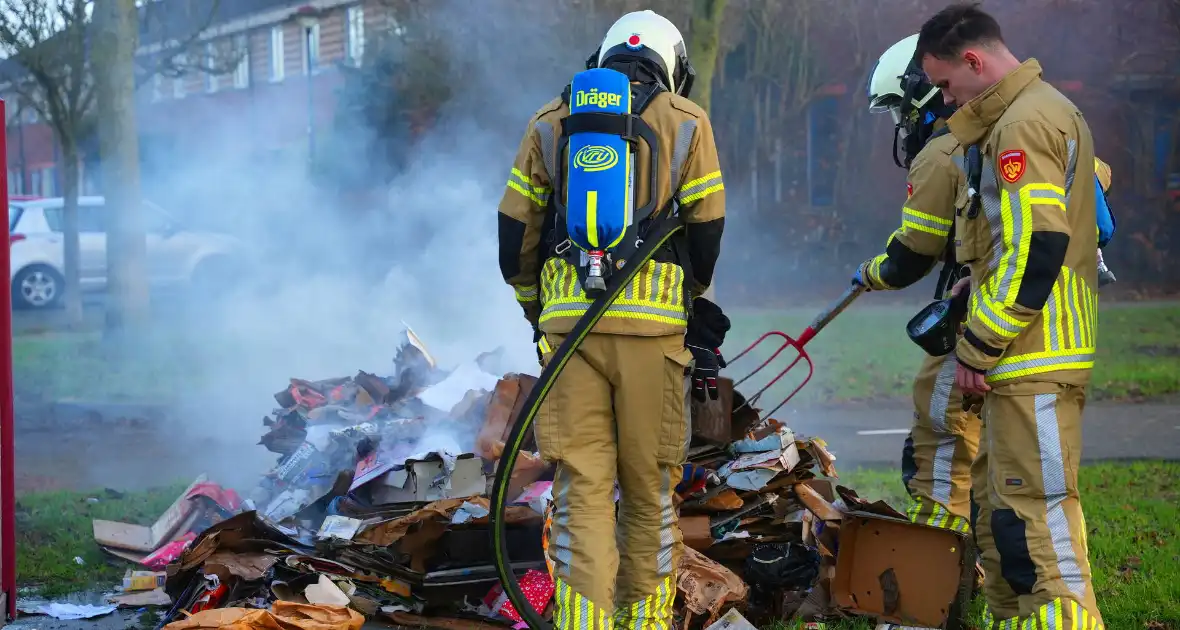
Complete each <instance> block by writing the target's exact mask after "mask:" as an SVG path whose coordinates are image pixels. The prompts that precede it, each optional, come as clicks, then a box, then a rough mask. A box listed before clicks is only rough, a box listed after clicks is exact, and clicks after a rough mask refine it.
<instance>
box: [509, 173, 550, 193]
mask: <svg viewBox="0 0 1180 630" xmlns="http://www.w3.org/2000/svg"><path fill="white" fill-rule="evenodd" d="M512 175H513V176H515V177H516V178H517V180H518V181H519V183H520V184H522V185H524V186H525V187H527V188H530V189H532V190H533V192H536V193H540V194H546V193H548V192H549V187H548V186H537V185H536V184H533V182H532V181H530V180H529V177H528V175H525V174H524V173H523V172H521V170H520V169H518V168H516V167H515V166H514V167H512ZM509 181H511V180H509Z"/></svg>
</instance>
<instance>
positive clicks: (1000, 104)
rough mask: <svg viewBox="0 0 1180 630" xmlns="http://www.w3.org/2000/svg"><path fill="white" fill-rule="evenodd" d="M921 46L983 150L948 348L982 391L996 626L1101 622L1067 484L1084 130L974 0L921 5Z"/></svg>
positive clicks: (1080, 375) (1082, 300)
mask: <svg viewBox="0 0 1180 630" xmlns="http://www.w3.org/2000/svg"><path fill="white" fill-rule="evenodd" d="M916 58H917V59H918V60H919V61H920V62H921V65H922V68H923V70H924V71H925V72H926V74H927V76H928V77H929V79H930V81H931V82H932V83H933V84H934V85H935V86H937V87H938V88H940V89H941V91H942V93H943V95H944V98H945V99H946V101H947V102H948V103H949V104H952V105H957V106H958V110H957V111H956V112H955V114H954V115H953V116H952V117H951V118H950V120H949V121H948V124H949V126H950V129H951V133H953V134H954V135H955V138H956V139H958V140H959V142H961V143H962V144H963V145H964V146H968V147H969V146H972V145H975V146H978V147H980V149H981V151H982V156H983V160H982V166H983V173H982V177H981V187H980V189H979V194H978V196H973V198H972V199H971V200H970V203H969V204H968V205H967V208H965V209H963V210H959V211H958V213H957V214H956V217H955V245H956V259H957V260H959V261H961V262H964V263H966V264H968V265H970V267H971V288H970V291H971V298H970V303H969V306H968V312H967V321H966V327H965V331H964V334H963V337H962V339H960V340H959V342H958V344H957V346H956V349H955V354H956V356H957V358H958V363H959V365H958V366H957V368H956V382H957V384H958V385H959V387H960V388H961V389H962V391H963V393H964V395H971V396H984V397H985V398H984V403H983V423H984V428H983V439H982V440H981V445H980V459H981V460H982V461H985V462H986V471H984V473H983V474H981V475H980V476H979V477H980V479H979V481H980V482H981V483H980V484H979V485H977V486H976V487H975V488H974V492H975V499H976V501H977V502H978V503H979V514H978V520H979V522H980V523H986V524H987V525H988V526H990V531H988V532H987V535H984V531H983V528H982V526H981V527H980V528H979V531H977V541H978V544H979V545H980V550H981V555H982V559H983V563H984V569H985V570H986V580H985V585H984V594H985V596H986V598H987V601H988V607H989V609H990V611H991V613H992V615H993V617H994V618H993V620H992V622H991V627H992V628H1015V627H1020V628H1022V629H1033V630H1048V629H1054V630H1063V629H1065V630H1075V629H1084V630H1089V629H1095V628H1102V627H1103V624H1102V619H1101V616H1100V614H1099V611H1098V605H1097V602H1096V600H1095V596H1094V588H1093V584H1092V582H1091V577H1090V576H1091V572H1090V563H1089V559H1088V551H1087V544H1086V523H1085V519H1084V518H1083V516H1082V507H1081V503H1080V501H1079V496H1078V486H1077V476H1078V467H1079V465H1080V458H1081V446H1082V441H1081V417H1082V408H1083V406H1084V403H1085V396H1086V386H1087V385H1088V384H1089V381H1090V372H1091V369H1092V368H1093V365H1094V349H1095V340H1096V337H1097V324H1098V318H1097V307H1098V303H1097V295H1098V294H1097V287H1098V284H1097V283H1098V278H1097V274H1098V265H1097V256H1096V252H1097V249H1098V248H1097V230H1096V229H1095V224H1096V198H1095V194H1096V186H1095V184H1094V181H1095V175H1094V147H1093V140H1092V138H1091V134H1090V129H1089V127H1088V125H1087V124H1086V121H1085V119H1084V118H1083V117H1082V114H1081V112H1079V111H1078V109H1077V107H1075V106H1074V105H1073V103H1071V102H1070V101H1069V100H1068V99H1067V98H1066V97H1065V96H1063V95H1062V94H1061V93H1060V92H1058V91H1057V90H1056V89H1054V88H1053V87H1052V86H1050V85H1049V84H1048V83H1046V82H1045V81H1044V80H1042V78H1041V67H1040V65H1039V64H1038V63H1037V61H1036V60H1034V59H1029V60H1027V61H1025V62H1023V63H1022V62H1020V61H1019V60H1017V59H1016V58H1015V57H1014V56H1013V55H1012V53H1011V52H1010V51H1009V50H1008V48H1007V47H1006V46H1005V44H1004V41H1003V37H1002V34H1001V32H1000V28H999V25H998V24H997V23H996V21H995V19H994V18H992V17H991V16H989V15H988V14H986V13H984V12H983V11H982V10H981V9H979V8H978V6H976V5H953V6H950V7H948V8H946V9H944V10H942V11H940V12H939V13H937V14H936V15H935V16H933V17H932V18H930V19H929V20H928V21H927V22H926V23H925V24H924V25H923V26H922V29H921V32H920V33H919V38H918V50H917V53H916ZM1012 595H1015V597H1014V598H1012V597H1011V596H1012ZM1016 624H1020V625H1019V626H1017V625H1016Z"/></svg>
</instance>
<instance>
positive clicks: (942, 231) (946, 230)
mask: <svg viewBox="0 0 1180 630" xmlns="http://www.w3.org/2000/svg"><path fill="white" fill-rule="evenodd" d="M951 225H953V223H952V222H951V220H950V219H944V218H942V217H938V216H934V215H933V214H928V213H925V212H922V211H920V210H915V209H913V208H910V207H909V206H906V207H903V208H902V209H901V227H902V228H903V229H910V230H917V231H919V232H926V233H927V234H933V235H935V236H941V237H946V236H949V235H950V228H951Z"/></svg>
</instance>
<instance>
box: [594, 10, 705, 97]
mask: <svg viewBox="0 0 1180 630" xmlns="http://www.w3.org/2000/svg"><path fill="white" fill-rule="evenodd" d="M619 56H624V57H632V58H640V59H646V60H648V61H651V62H653V63H655V64H657V65H658V66H659V67H660V69H661V70H662V72H663V75H664V76H663V77H661V79H662V80H664V81H667V86H666V87H667V88H668V91H670V92H673V93H676V94H680V95H681V96H688V91H689V90H690V89H691V88H692V78H693V76H692V75H693V74H694V73H693V71H692V68H691V66H690V65H689V63H688V53H687V49H686V48H685V45H684V37H683V36H681V34H680V29H678V28H676V25H675V24H673V23H672V22H671V21H670V20H668V18H666V17H664V16H662V15H660V14H658V13H656V12H655V11H652V10H650V9H647V10H644V11H634V12H632V13H628V14H626V15H624V16H623V17H621V18H619V19H618V20H617V21H616V22H615V23H614V24H612V25H611V27H610V29H609V30H608V31H607V32H606V36H605V37H603V38H602V44H601V46H599V48H598V57H597V60H596V65H597V66H599V67H602V66H603V65H604V64H603V62H604V61H606V60H607V59H608V58H612V57H619Z"/></svg>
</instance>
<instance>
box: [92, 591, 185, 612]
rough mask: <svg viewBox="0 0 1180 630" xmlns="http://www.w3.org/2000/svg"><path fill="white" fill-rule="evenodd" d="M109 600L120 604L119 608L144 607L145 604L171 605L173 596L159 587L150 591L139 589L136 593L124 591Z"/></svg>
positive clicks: (117, 604) (108, 599)
mask: <svg viewBox="0 0 1180 630" xmlns="http://www.w3.org/2000/svg"><path fill="white" fill-rule="evenodd" d="M107 601H108V602H110V603H112V604H114V605H116V606H118V607H119V608H143V607H145V606H171V605H172V598H171V597H168V594H167V593H165V592H164V589H162V588H157V589H153V590H150V591H139V592H136V593H124V594H122V595H113V596H111V597H109V598H107Z"/></svg>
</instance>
